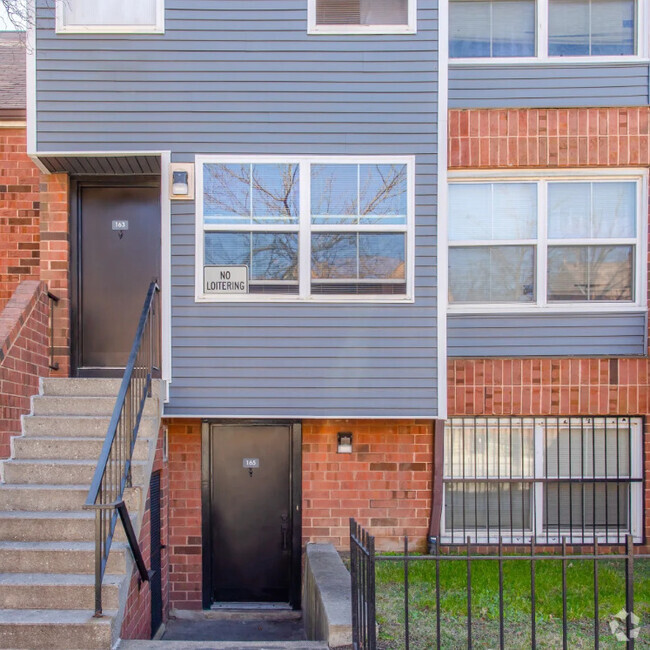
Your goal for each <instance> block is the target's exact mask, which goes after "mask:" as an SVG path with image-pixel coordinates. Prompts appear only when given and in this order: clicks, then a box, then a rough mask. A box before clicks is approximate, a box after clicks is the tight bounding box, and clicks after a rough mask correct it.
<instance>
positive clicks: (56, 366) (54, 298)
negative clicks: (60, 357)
mask: <svg viewBox="0 0 650 650" xmlns="http://www.w3.org/2000/svg"><path fill="white" fill-rule="evenodd" d="M47 297H48V299H49V301H50V362H49V364H48V368H49V369H50V370H58V369H59V362H58V361H54V305H57V304H58V303H59V300H60V298H59V297H58V296H55V295H54V294H53V293H51V292H50V291H48V292H47Z"/></svg>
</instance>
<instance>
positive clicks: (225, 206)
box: [204, 164, 299, 223]
mask: <svg viewBox="0 0 650 650" xmlns="http://www.w3.org/2000/svg"><path fill="white" fill-rule="evenodd" d="M251 167H252V170H251ZM265 169H266V170H268V171H269V172H272V173H273V176H274V178H273V179H272V180H273V182H269V179H267V178H265V176H264V173H263V172H264V170H265ZM298 169H299V167H298V165H296V164H261V165H252V166H251V165H248V164H245V165H232V164H218V165H217V164H211V165H206V175H207V178H206V182H205V193H204V202H205V204H206V205H208V206H210V212H213V213H215V214H216V215H221V214H223V215H233V214H234V215H237V216H239V217H243V218H246V219H251V220H254V217H255V216H260V215H264V216H269V217H276V218H277V220H278V222H284V223H296V222H297V220H298ZM276 178H279V182H275V181H276ZM251 190H252V191H253V195H254V201H253V204H252V205H251V196H250V192H251ZM264 221H267V222H268V221H269V219H264Z"/></svg>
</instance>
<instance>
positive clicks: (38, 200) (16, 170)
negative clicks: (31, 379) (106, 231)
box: [0, 127, 70, 376]
mask: <svg viewBox="0 0 650 650" xmlns="http://www.w3.org/2000/svg"><path fill="white" fill-rule="evenodd" d="M69 268H70V234H69V218H68V177H67V176H66V175H65V174H54V175H48V174H42V173H41V172H40V171H39V169H38V168H37V167H36V165H35V164H34V163H33V162H32V160H31V159H30V158H29V156H27V135H26V131H25V129H24V128H22V127H20V128H0V309H2V307H4V305H5V304H6V302H7V301H8V300H9V298H10V297H11V295H12V294H13V292H14V290H15V289H16V287H17V286H18V284H19V283H20V282H22V281H23V280H29V279H34V280H38V279H40V280H43V281H44V282H45V283H46V284H47V286H48V288H49V289H50V291H52V293H54V294H55V295H57V296H59V297H60V298H61V301H60V302H59V303H58V305H57V309H56V312H55V323H54V328H55V333H54V345H55V347H56V361H58V363H59V370H58V371H52V372H51V374H52V375H53V376H67V375H68V374H69V371H70V316H69V311H70V300H69V285H70V271H69Z"/></svg>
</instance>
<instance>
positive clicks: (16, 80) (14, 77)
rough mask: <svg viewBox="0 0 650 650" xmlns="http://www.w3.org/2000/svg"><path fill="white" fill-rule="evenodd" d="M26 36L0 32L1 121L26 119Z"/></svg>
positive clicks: (18, 33) (19, 33)
mask: <svg viewBox="0 0 650 650" xmlns="http://www.w3.org/2000/svg"><path fill="white" fill-rule="evenodd" d="M26 106H27V97H26V89H25V34H24V33H23V32H0V119H25V107H26Z"/></svg>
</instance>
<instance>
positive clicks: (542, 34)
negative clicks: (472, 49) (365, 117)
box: [448, 0, 650, 66]
mask: <svg viewBox="0 0 650 650" xmlns="http://www.w3.org/2000/svg"><path fill="white" fill-rule="evenodd" d="M453 1H454V0H448V2H449V4H451V3H452V2H453ZM636 2H637V12H636V16H635V19H636V33H635V38H636V53H635V54H623V55H621V56H550V55H549V53H548V33H549V20H548V12H549V0H536V3H535V15H536V21H535V23H536V25H535V26H536V29H535V52H536V55H535V56H512V57H510V56H500V57H468V58H463V57H458V58H453V57H451V56H450V57H449V65H451V66H475V65H512V64H516V65H527V64H528V65H530V64H533V63H535V64H544V65H548V64H556V65H567V64H568V65H570V64H572V63H594V64H602V63H630V62H636V63H640V62H647V61H648V60H650V28H649V27H648V20H650V8H649V6H648V5H649V4H650V0H636ZM449 37H450V36H449Z"/></svg>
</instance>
